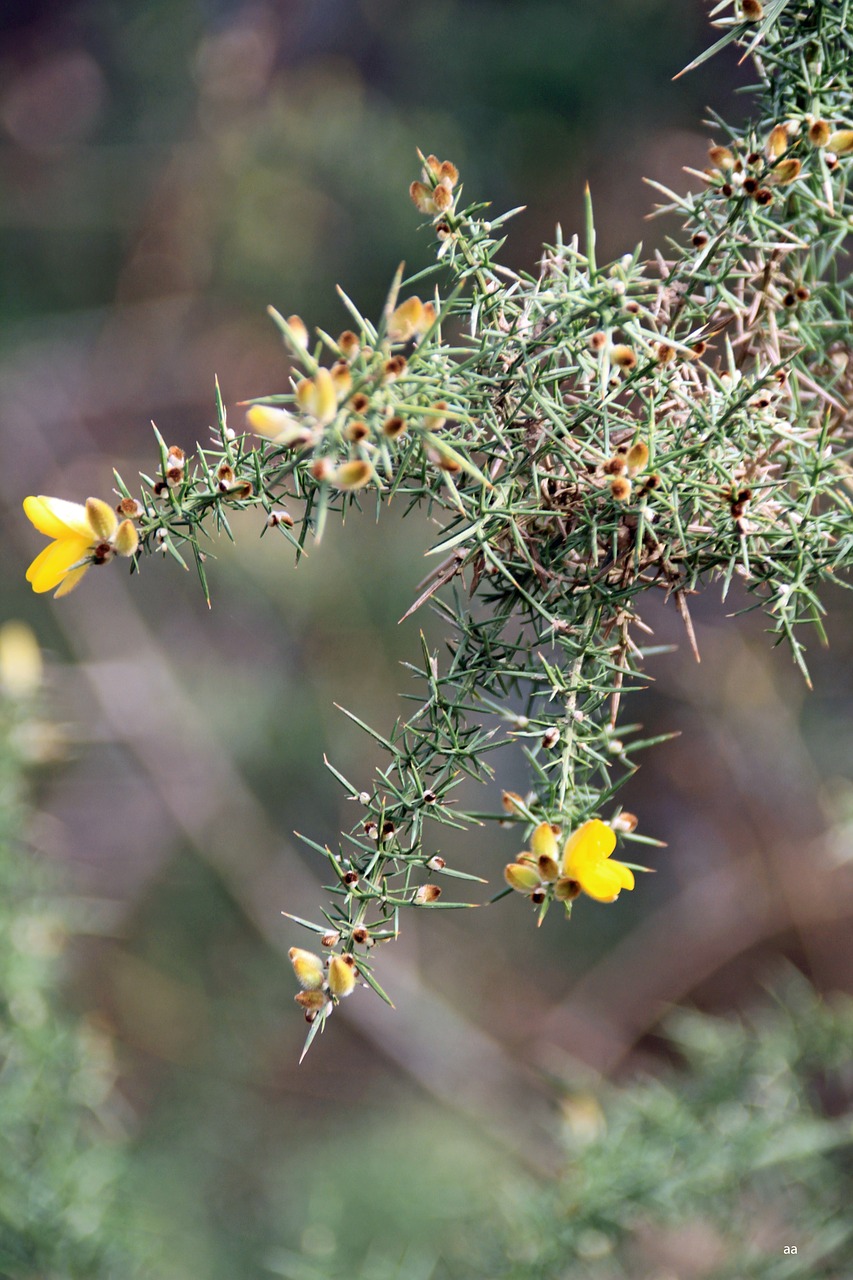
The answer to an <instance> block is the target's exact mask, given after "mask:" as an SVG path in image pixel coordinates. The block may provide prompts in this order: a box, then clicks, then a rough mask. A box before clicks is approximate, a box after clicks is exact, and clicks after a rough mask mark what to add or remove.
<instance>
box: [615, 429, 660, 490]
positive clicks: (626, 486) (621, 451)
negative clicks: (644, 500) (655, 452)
mask: <svg viewBox="0 0 853 1280" xmlns="http://www.w3.org/2000/svg"><path fill="white" fill-rule="evenodd" d="M648 465H649V446H648V445H647V444H646V442H645V441H644V440H635V441H634V443H633V444H632V445H631V446H630V448H629V447H628V446H627V445H621V446H620V447H619V448H618V449H617V450H616V452H615V453H614V454H613V455H612V457H610V458H608V459H607V461H606V462H605V464H604V468H603V470H604V474H605V475H606V476H610V477H611V479H610V496H611V497H612V498H613V500H614V502H627V501H628V500H629V499H630V497H631V494H632V493H633V489H634V485H633V479H634V477H636V476H637V475H639V474H640V473H641V472H643V471H645V469H646V467H647V466H648ZM659 483H660V478H659V477H658V476H657V475H650V476H647V477H646V480H645V482H644V484H643V486H642V488H641V489H640V492H639V497H645V496H646V494H648V493H651V492H652V490H653V489H656V488H657V486H658V484H659Z"/></svg>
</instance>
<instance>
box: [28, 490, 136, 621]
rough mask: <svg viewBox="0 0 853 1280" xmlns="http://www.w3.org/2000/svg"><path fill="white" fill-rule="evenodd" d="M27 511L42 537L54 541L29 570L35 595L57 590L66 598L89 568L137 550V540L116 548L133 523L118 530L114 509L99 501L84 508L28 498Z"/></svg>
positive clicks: (61, 501) (125, 540) (56, 500)
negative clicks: (117, 540)
mask: <svg viewBox="0 0 853 1280" xmlns="http://www.w3.org/2000/svg"><path fill="white" fill-rule="evenodd" d="M24 511H25V512H26V515H27V518H28V519H29V520H30V521H31V522H32V523H33V524H34V525H35V527H36V528H37V529H38V531H39V533H43V534H45V535H46V536H47V537H48V538H52V539H53V541H52V542H51V543H50V545H49V546H47V547H45V548H44V550H43V551H42V552H40V554H39V555H37V556H36V558H35V560H34V561H33V562H32V564H31V565H30V567H29V569H28V570H27V582H29V583H31V584H32V588H33V591H37V592H42V591H53V588H54V587H57V588H58V590H57V591H56V595H57V596H64V595H67V593H68V592H69V591H71V590H72V588H73V587H76V585H77V583H78V582H79V581H80V579H81V578H82V577H83V574H84V573H85V572H86V570H87V569H88V568H89V567H90V565H93V564H103V563H104V562H105V561H107V560H111V559H112V557H113V556H114V555H115V553H116V550H119V551H120V553H121V554H123V555H132V554H133V552H134V551H135V550H136V545H137V544H136V540H134V539H130V538H127V537H124V536H123V537H122V539H121V540H120V541H121V546H120V547H118V548H117V547H116V546H115V545H114V540H115V537H116V534H117V533H118V532H119V528H120V527H121V528H122V530H123V529H124V525H125V524H127V525H130V521H124V522H123V524H122V526H119V522H118V517H117V516H116V513H115V512H114V511H113V509H112V507H111V506H110V505H109V504H108V503H106V502H101V500H100V499H99V498H89V499H88V500H87V502H86V505H85V506H81V504H80V503H79V502H65V501H64V499H62V498H45V497H43V496H40V497H38V498H25V499H24ZM130 528H131V529H132V528H133V526H132V525H130ZM131 543H132V544H133V545H132V546H131Z"/></svg>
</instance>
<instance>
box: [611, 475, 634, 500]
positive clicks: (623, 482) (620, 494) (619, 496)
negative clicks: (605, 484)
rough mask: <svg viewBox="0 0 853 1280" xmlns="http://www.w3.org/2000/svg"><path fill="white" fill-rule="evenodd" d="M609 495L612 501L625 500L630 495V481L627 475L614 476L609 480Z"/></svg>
mask: <svg viewBox="0 0 853 1280" xmlns="http://www.w3.org/2000/svg"><path fill="white" fill-rule="evenodd" d="M610 496H611V497H612V498H613V500H614V502H627V501H628V499H629V498H630V496H631V481H630V480H629V479H628V477H627V476H614V477H613V479H612V480H611V481H610Z"/></svg>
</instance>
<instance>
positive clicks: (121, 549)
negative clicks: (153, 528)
mask: <svg viewBox="0 0 853 1280" xmlns="http://www.w3.org/2000/svg"><path fill="white" fill-rule="evenodd" d="M113 546H114V547H115V549H116V551H117V552H118V554H119V555H120V556H133V555H136V552H137V551H138V550H139V534H138V533H137V531H136V525H135V524H134V523H133V521H132V520H122V522H121V524H120V525H119V527H118V529H117V530H116V535H115V538H114V539H113Z"/></svg>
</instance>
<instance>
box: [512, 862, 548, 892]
mask: <svg viewBox="0 0 853 1280" xmlns="http://www.w3.org/2000/svg"><path fill="white" fill-rule="evenodd" d="M504 880H506V882H507V884H508V885H509V887H510V888H511V889H515V891H516V892H517V893H532V892H533V890H534V889H538V888H539V885H540V884H541V882H542V877H541V876H540V874H539V870H538V868H534V867H531V866H529V865H528V864H527V863H524V862H509V863H507V865H506V866H505V867H504Z"/></svg>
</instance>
